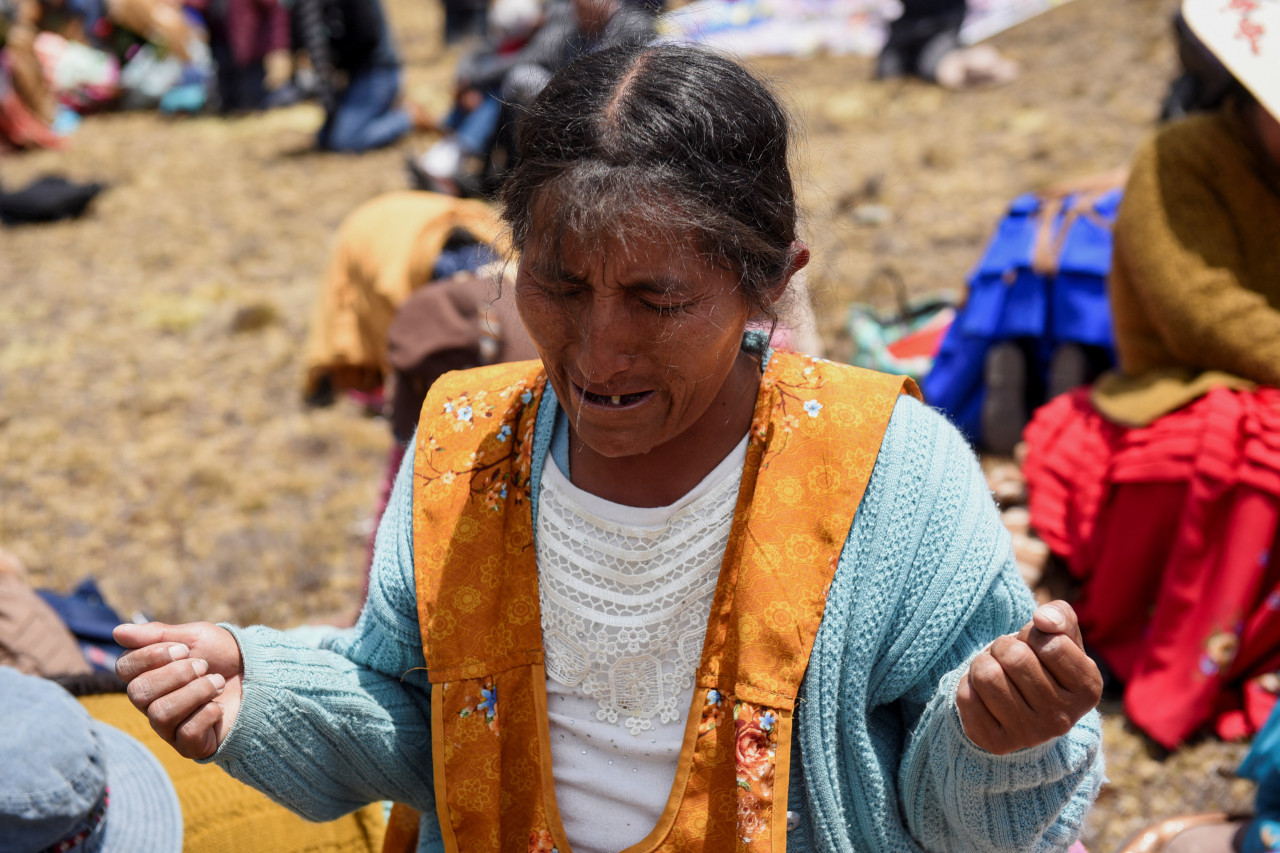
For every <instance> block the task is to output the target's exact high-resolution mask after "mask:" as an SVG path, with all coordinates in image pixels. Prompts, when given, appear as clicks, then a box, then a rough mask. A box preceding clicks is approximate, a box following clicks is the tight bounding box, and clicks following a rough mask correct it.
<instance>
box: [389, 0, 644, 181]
mask: <svg viewBox="0 0 1280 853" xmlns="http://www.w3.org/2000/svg"><path fill="white" fill-rule="evenodd" d="M491 17H492V18H493V20H492V21H491V23H492V24H494V25H495V27H494V32H493V33H492V35H491V38H493V39H494V46H492V47H490V48H488V49H485V50H482V51H477V52H474V53H471V54H469V55H468V56H467V57H465V58H464V59H463V61H462V62H461V63H460V64H459V67H458V74H457V80H456V88H457V93H458V94H457V97H456V100H455V104H456V106H455V110H454V112H453V113H451V114H450V116H449V117H448V118H447V119H446V121H445V125H446V127H449V128H450V129H451V130H452V131H453V132H451V133H450V134H448V135H447V136H446V137H445V138H444V139H442V140H440V141H439V142H437V143H436V144H435V145H433V146H431V147H430V148H429V149H427V151H426V152H424V153H423V154H422V155H421V156H419V157H417V158H414V159H411V160H410V162H409V170H410V176H411V179H412V181H413V183H414V184H415V186H417V187H418V188H419V189H428V190H434V191H436V192H443V193H447V194H450V195H482V194H487V193H490V192H492V191H494V190H496V188H497V185H498V183H499V182H500V180H501V177H502V175H503V174H504V173H505V172H506V171H508V170H509V169H511V168H512V167H513V166H514V164H515V160H516V157H517V154H518V152H517V150H516V145H515V137H514V128H515V123H516V120H517V118H518V116H519V114H520V112H521V111H522V110H523V109H524V108H525V107H527V106H528V105H529V104H530V103H532V101H533V99H534V98H535V97H537V95H538V93H539V92H540V91H542V87H543V86H545V85H546V84H547V81H548V80H550V79H551V75H552V74H554V73H555V72H556V71H558V70H560V69H561V68H563V67H564V66H566V65H568V64H569V63H570V62H572V61H573V60H574V59H576V58H578V57H579V56H585V55H587V54H590V53H594V52H596V51H598V50H603V49H604V48H606V47H613V46H615V45H624V44H641V43H644V42H647V41H650V40H651V39H652V38H653V37H654V15H653V11H652V10H651V9H650V8H646V7H642V6H639V5H636V4H631V3H628V2H625V0H548V3H547V6H546V7H545V11H543V12H542V13H541V15H540V16H539V17H537V18H534V17H533V16H532V15H531V13H530V10H529V9H528V6H527V4H525V3H520V2H499V3H497V4H495V6H494V9H493V12H492V14H491ZM531 24H534V25H535V26H534V27H533V28H532V33H531V34H528V30H529V29H530V28H531V26H530V25H531ZM513 37H514V38H515V39H516V40H517V41H518V46H516V47H514V48H511V47H509V48H508V49H505V50H504V49H502V46H501V41H500V40H501V39H508V40H509V39H512V38H513Z"/></svg>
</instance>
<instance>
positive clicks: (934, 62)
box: [875, 0, 1018, 89]
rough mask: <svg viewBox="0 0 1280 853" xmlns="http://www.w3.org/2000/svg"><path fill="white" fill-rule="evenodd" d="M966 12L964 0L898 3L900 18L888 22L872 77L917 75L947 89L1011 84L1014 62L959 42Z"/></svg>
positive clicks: (987, 48)
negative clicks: (885, 38)
mask: <svg viewBox="0 0 1280 853" xmlns="http://www.w3.org/2000/svg"><path fill="white" fill-rule="evenodd" d="M967 11H968V3H967V2H966V0H902V14H901V15H900V16H899V17H898V18H896V19H895V20H893V21H891V22H890V23H889V36H888V39H887V40H886V42H885V45H884V47H883V48H882V49H881V51H880V55H879V56H878V57H877V58H876V67H875V76H876V79H877V80H892V79H895V78H898V77H906V76H915V77H920V78H921V79H924V80H928V81H930V82H932V83H937V84H939V85H941V86H944V87H945V88H948V89H973V88H979V87H983V86H996V85H1000V84H1003V83H1008V82H1011V81H1012V80H1014V79H1015V78H1016V77H1017V76H1018V65H1017V63H1016V62H1012V61H1010V60H1008V59H1006V58H1005V57H1003V56H1001V55H1000V54H999V53H998V52H997V51H996V49H995V48H993V47H991V46H990V45H975V46H973V47H964V46H963V45H962V44H961V42H960V28H961V26H963V24H964V18H965V13H966V12H967Z"/></svg>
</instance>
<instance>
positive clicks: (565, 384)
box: [516, 221, 759, 458]
mask: <svg viewBox="0 0 1280 853" xmlns="http://www.w3.org/2000/svg"><path fill="white" fill-rule="evenodd" d="M649 230H650V229H644V231H645V232H646V233H641V234H637V235H635V236H632V237H630V238H629V239H627V240H626V241H621V240H618V239H616V238H610V239H607V240H605V241H604V244H603V246H600V247H599V248H598V249H595V250H590V249H588V248H587V246H586V245H584V242H583V241H580V240H576V239H573V238H572V237H570V238H568V239H566V240H564V241H563V242H561V244H560V245H559V246H558V251H555V252H551V251H548V249H547V246H546V244H547V243H549V242H551V241H547V240H542V239H540V237H541V235H540V233H539V230H538V227H537V222H536V221H535V223H534V229H533V233H532V234H531V239H530V240H529V241H528V243H529V248H527V249H526V250H525V253H524V255H523V256H522V257H521V260H520V265H519V269H518V271H517V274H516V304H517V306H518V307H519V310H520V316H521V317H522V318H523V320H524V323H525V326H526V327H527V329H528V331H529V335H530V337H532V338H533V342H534V344H535V345H536V346H537V348H538V352H539V354H540V355H541V356H542V363H543V365H544V366H545V367H546V370H547V375H548V377H549V379H550V381H551V385H552V387H553V388H554V389H555V392H556V396H557V397H558V398H559V400H560V403H561V405H562V406H563V407H564V409H565V412H566V413H567V414H568V416H569V419H570V423H571V424H572V426H573V429H574V431H575V433H576V434H577V436H578V438H579V439H580V440H581V441H583V442H584V443H585V444H586V445H587V446H588V447H590V448H591V449H592V450H594V451H595V452H597V453H599V454H600V455H602V456H606V457H610V458H616V457H623V456H631V455H634V454H639V453H647V452H649V451H650V450H653V449H654V448H656V447H660V446H661V445H663V444H666V443H667V442H669V441H672V440H673V439H675V438H677V437H679V436H681V435H682V434H684V433H686V432H687V431H689V430H690V429H691V427H694V426H695V425H697V426H698V427H699V428H698V429H697V430H694V432H693V433H692V434H694V435H706V434H707V431H708V429H710V430H711V431H712V432H714V430H715V429H716V428H717V423H718V422H713V421H712V420H711V419H717V418H719V419H723V418H725V407H726V406H730V407H733V408H734V409H735V410H736V409H738V408H741V407H742V406H743V405H746V406H752V405H754V402H755V393H754V391H755V386H756V384H758V381H759V376H758V373H757V374H754V375H753V374H752V370H754V368H753V367H752V362H750V360H749V359H746V360H743V359H742V355H741V349H740V345H741V342H742V333H743V329H744V328H745V326H746V324H747V320H748V319H749V318H750V316H751V308H750V307H749V306H748V304H747V301H746V299H745V298H744V297H743V295H742V291H741V288H740V287H739V283H738V275H737V274H736V273H734V272H732V271H730V270H726V269H721V268H719V267H717V266H715V265H713V264H712V263H710V262H709V261H708V260H707V259H706V258H705V257H704V256H703V254H702V253H701V252H700V251H699V249H698V248H697V246H696V245H694V243H693V242H692V241H691V240H687V239H683V238H668V237H667V236H665V235H652V234H649V233H647V232H648V231H649ZM744 368H745V369H746V370H745V372H744ZM743 399H745V401H746V402H745V403H744V402H743ZM748 414H749V410H748Z"/></svg>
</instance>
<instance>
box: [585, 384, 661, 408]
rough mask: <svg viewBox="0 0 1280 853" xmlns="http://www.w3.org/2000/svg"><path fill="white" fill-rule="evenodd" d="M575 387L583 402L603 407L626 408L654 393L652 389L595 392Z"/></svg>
mask: <svg viewBox="0 0 1280 853" xmlns="http://www.w3.org/2000/svg"><path fill="white" fill-rule="evenodd" d="M574 388H575V389H576V390H577V392H578V394H579V396H581V397H582V400H583V402H585V403H588V404H590V405H592V406H599V407H600V408H602V409H625V408H627V407H629V406H635V405H637V404H639V403H641V402H643V401H644V400H646V399H648V397H649V396H650V395H651V394H653V392H652V391H639V392H637V393H635V394H595V393H593V392H591V391H587V390H586V389H584V388H582V387H580V386H577V385H575V386H574Z"/></svg>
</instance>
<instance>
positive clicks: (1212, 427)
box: [1025, 0, 1280, 748]
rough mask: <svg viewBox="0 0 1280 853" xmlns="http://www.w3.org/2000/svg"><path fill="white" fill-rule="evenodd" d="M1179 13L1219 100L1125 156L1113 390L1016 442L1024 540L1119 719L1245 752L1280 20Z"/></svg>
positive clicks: (1279, 289) (1270, 423)
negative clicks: (1059, 593) (1216, 69)
mask: <svg viewBox="0 0 1280 853" xmlns="http://www.w3.org/2000/svg"><path fill="white" fill-rule="evenodd" d="M1255 5H1257V4H1255ZM1183 15H1184V17H1185V18H1186V20H1187V22H1188V24H1189V25H1190V26H1191V28H1192V30H1193V31H1194V32H1196V33H1197V34H1198V35H1199V36H1200V37H1201V39H1203V41H1204V43H1205V45H1206V46H1207V47H1208V49H1209V50H1210V51H1212V52H1213V54H1214V55H1216V56H1217V57H1218V58H1219V59H1220V60H1221V61H1222V62H1223V64H1224V65H1225V66H1226V70H1225V71H1223V75H1224V76H1225V75H1226V72H1227V71H1230V72H1231V73H1232V74H1233V75H1234V76H1235V78H1236V80H1237V81H1238V82H1236V83H1235V84H1234V87H1233V88H1234V90H1235V91H1234V93H1233V94H1232V95H1231V96H1230V97H1228V98H1227V100H1226V102H1225V103H1224V104H1223V105H1222V106H1221V108H1220V109H1218V110H1217V111H1216V112H1214V113H1211V114H1207V115H1201V116H1196V117H1193V118H1189V119H1187V120H1185V121H1182V122H1180V123H1178V124H1174V125H1171V126H1169V127H1167V128H1165V129H1164V130H1162V131H1161V132H1160V133H1159V134H1157V135H1156V137H1155V138H1154V139H1153V140H1152V141H1150V142H1149V143H1148V144H1147V145H1146V146H1145V147H1143V148H1142V150H1141V151H1140V152H1139V153H1138V155H1137V157H1136V158H1135V160H1134V163H1133V169H1132V173H1131V175H1130V178H1129V184H1128V187H1127V189H1126V190H1125V198H1124V201H1123V203H1122V204H1121V207H1120V213H1119V216H1118V218H1117V220H1116V229H1115V258H1114V263H1113V267H1112V273H1111V281H1110V298H1111V304H1112V311H1113V320H1114V324H1115V339H1116V348H1117V350H1118V352H1119V356H1120V368H1121V371H1120V372H1119V373H1116V374H1111V375H1109V376H1106V377H1104V378H1103V379H1102V380H1100V381H1099V383H1098V384H1097V385H1095V386H1094V387H1093V388H1092V389H1083V390H1081V391H1078V392H1076V393H1074V394H1071V395H1064V396H1063V397H1060V398H1058V399H1057V400H1054V401H1053V402H1052V403H1051V404H1049V405H1048V406H1046V407H1044V408H1043V409H1041V410H1040V411H1039V412H1038V413H1037V414H1036V417H1035V419H1034V420H1033V421H1032V423H1031V424H1030V425H1029V426H1028V427H1027V430H1026V433H1025V437H1026V441H1027V445H1028V451H1029V452H1028V457H1027V465H1026V475H1027V485H1028V488H1029V491H1030V498H1031V521H1032V523H1033V524H1034V525H1035V527H1036V530H1037V531H1038V532H1039V534H1040V535H1041V536H1042V537H1043V538H1044V540H1045V541H1046V542H1047V543H1049V545H1050V547H1051V548H1052V549H1053V550H1054V552H1055V553H1057V554H1059V555H1060V556H1062V557H1063V558H1064V559H1065V560H1066V562H1067V564H1068V566H1069V567H1070V568H1071V570H1072V572H1073V573H1074V574H1075V575H1076V576H1077V577H1078V578H1080V579H1081V581H1082V582H1083V593H1082V595H1081V598H1080V599H1079V601H1078V603H1077V606H1078V607H1079V610H1080V620H1081V624H1082V625H1083V626H1084V628H1085V631H1086V633H1087V634H1088V637H1089V640H1090V643H1091V644H1092V646H1093V648H1094V649H1096V650H1097V652H1098V653H1099V654H1100V656H1101V657H1102V658H1103V659H1104V660H1105V661H1106V662H1107V663H1108V664H1109V665H1110V667H1111V668H1112V669H1113V670H1114V671H1115V673H1116V674H1117V675H1118V676H1119V677H1120V678H1121V679H1122V680H1123V681H1125V682H1126V686H1125V710H1126V711H1127V712H1128V715H1129V717H1130V719H1132V720H1133V721H1134V722H1135V723H1137V724H1138V725H1139V726H1141V727H1142V728H1143V729H1144V730H1145V731H1146V732H1147V733H1148V734H1150V735H1151V736H1152V737H1153V738H1155V739H1156V740H1157V741H1159V742H1160V743H1162V744H1164V745H1165V746H1166V747H1170V748H1172V747H1174V746H1176V745H1177V744H1179V743H1180V742H1182V741H1183V740H1184V739H1185V738H1187V737H1188V736H1190V735H1191V734H1192V733H1193V732H1195V731H1196V730H1197V729H1199V728H1200V727H1201V726H1202V725H1203V724H1204V723H1206V722H1208V721H1210V720H1215V721H1216V723H1217V728H1218V732H1219V733H1220V734H1221V735H1222V736H1223V737H1228V738H1234V737H1241V736H1244V735H1247V734H1251V733H1252V732H1253V731H1256V730H1257V728H1258V727H1259V726H1260V725H1261V724H1262V723H1263V721H1265V720H1266V719H1267V714H1268V713H1269V712H1270V710H1271V708H1272V706H1273V705H1274V704H1275V701H1276V694H1277V693H1278V692H1280V674H1278V671H1280V548H1277V547H1276V544H1277V538H1276V537H1277V534H1278V532H1280V441H1278V440H1277V436H1280V243H1278V242H1277V236H1278V235H1277V231H1276V227H1277V223H1280V120H1277V117H1278V116H1280V74H1277V73H1276V68H1277V67H1280V6H1277V5H1276V4H1265V3H1264V4H1260V5H1257V8H1256V9H1253V8H1251V7H1249V6H1248V4H1235V3H1220V2H1218V0H1187V2H1186V3H1185V4H1184V7H1183ZM1255 25H1256V29H1257V33H1256V37H1255V39H1254V40H1253V41H1252V42H1251V39H1249V38H1244V37H1242V34H1246V33H1248V32H1252V27H1253V26H1255Z"/></svg>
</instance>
